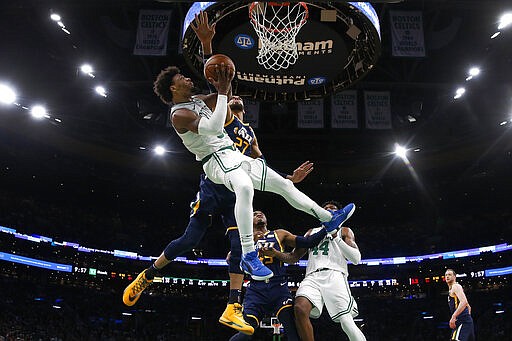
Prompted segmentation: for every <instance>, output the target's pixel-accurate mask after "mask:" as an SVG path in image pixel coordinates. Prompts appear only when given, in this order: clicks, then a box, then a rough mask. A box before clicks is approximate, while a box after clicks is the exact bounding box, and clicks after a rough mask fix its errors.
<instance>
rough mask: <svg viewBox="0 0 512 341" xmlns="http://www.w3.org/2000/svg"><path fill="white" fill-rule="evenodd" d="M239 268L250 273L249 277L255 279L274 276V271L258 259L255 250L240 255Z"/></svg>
mask: <svg viewBox="0 0 512 341" xmlns="http://www.w3.org/2000/svg"><path fill="white" fill-rule="evenodd" d="M240 269H241V270H242V271H244V272H245V273H247V274H249V275H251V277H252V278H253V279H254V280H256V281H264V280H266V279H269V278H270V277H272V276H274V273H273V272H272V271H271V270H270V269H269V268H267V267H266V266H265V265H263V263H262V262H261V261H260V259H259V258H258V253H257V252H256V251H251V252H249V253H246V254H245V255H242V260H241V261H240Z"/></svg>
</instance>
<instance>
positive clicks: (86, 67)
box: [80, 64, 94, 78]
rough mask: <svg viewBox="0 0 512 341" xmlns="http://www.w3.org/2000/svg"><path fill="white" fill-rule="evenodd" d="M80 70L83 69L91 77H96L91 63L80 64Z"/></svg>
mask: <svg viewBox="0 0 512 341" xmlns="http://www.w3.org/2000/svg"><path fill="white" fill-rule="evenodd" d="M80 71H82V72H83V73H85V74H86V75H88V76H89V77H92V78H94V75H93V74H92V73H93V71H94V70H93V68H92V66H91V65H90V64H82V66H80Z"/></svg>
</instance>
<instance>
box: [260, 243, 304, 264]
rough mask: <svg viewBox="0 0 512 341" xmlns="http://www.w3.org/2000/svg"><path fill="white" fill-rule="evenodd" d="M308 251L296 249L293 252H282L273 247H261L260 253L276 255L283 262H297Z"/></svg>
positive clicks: (269, 255)
mask: <svg viewBox="0 0 512 341" xmlns="http://www.w3.org/2000/svg"><path fill="white" fill-rule="evenodd" d="M307 251H308V249H294V250H293V251H291V252H281V251H277V250H276V249H274V248H273V247H264V248H262V249H260V254H261V255H262V256H267V257H274V258H276V259H279V260H280V261H281V262H283V263H287V264H295V263H297V262H298V261H299V259H301V258H302V256H304V255H305V254H306V252H307Z"/></svg>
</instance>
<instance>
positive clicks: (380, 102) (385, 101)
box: [364, 91, 392, 129]
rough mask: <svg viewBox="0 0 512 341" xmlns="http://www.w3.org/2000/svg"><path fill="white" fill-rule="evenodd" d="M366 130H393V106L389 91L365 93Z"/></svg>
mask: <svg viewBox="0 0 512 341" xmlns="http://www.w3.org/2000/svg"><path fill="white" fill-rule="evenodd" d="M364 107H365V116H366V128H368V129H391V128H392V127H391V105H390V96H389V92H388V91H365V92H364Z"/></svg>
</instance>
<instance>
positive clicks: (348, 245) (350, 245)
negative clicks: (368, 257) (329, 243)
mask: <svg viewBox="0 0 512 341" xmlns="http://www.w3.org/2000/svg"><path fill="white" fill-rule="evenodd" d="M334 241H335V242H336V243H338V245H339V246H340V248H341V251H342V252H343V255H344V256H345V258H347V259H348V260H349V261H351V262H352V263H353V264H354V265H357V264H359V263H360V262H361V252H360V251H359V248H358V247H357V244H356V237H355V235H354V232H353V231H352V230H351V229H349V228H348V227H342V228H341V237H340V236H339V234H338V235H336V237H335V238H334Z"/></svg>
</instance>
